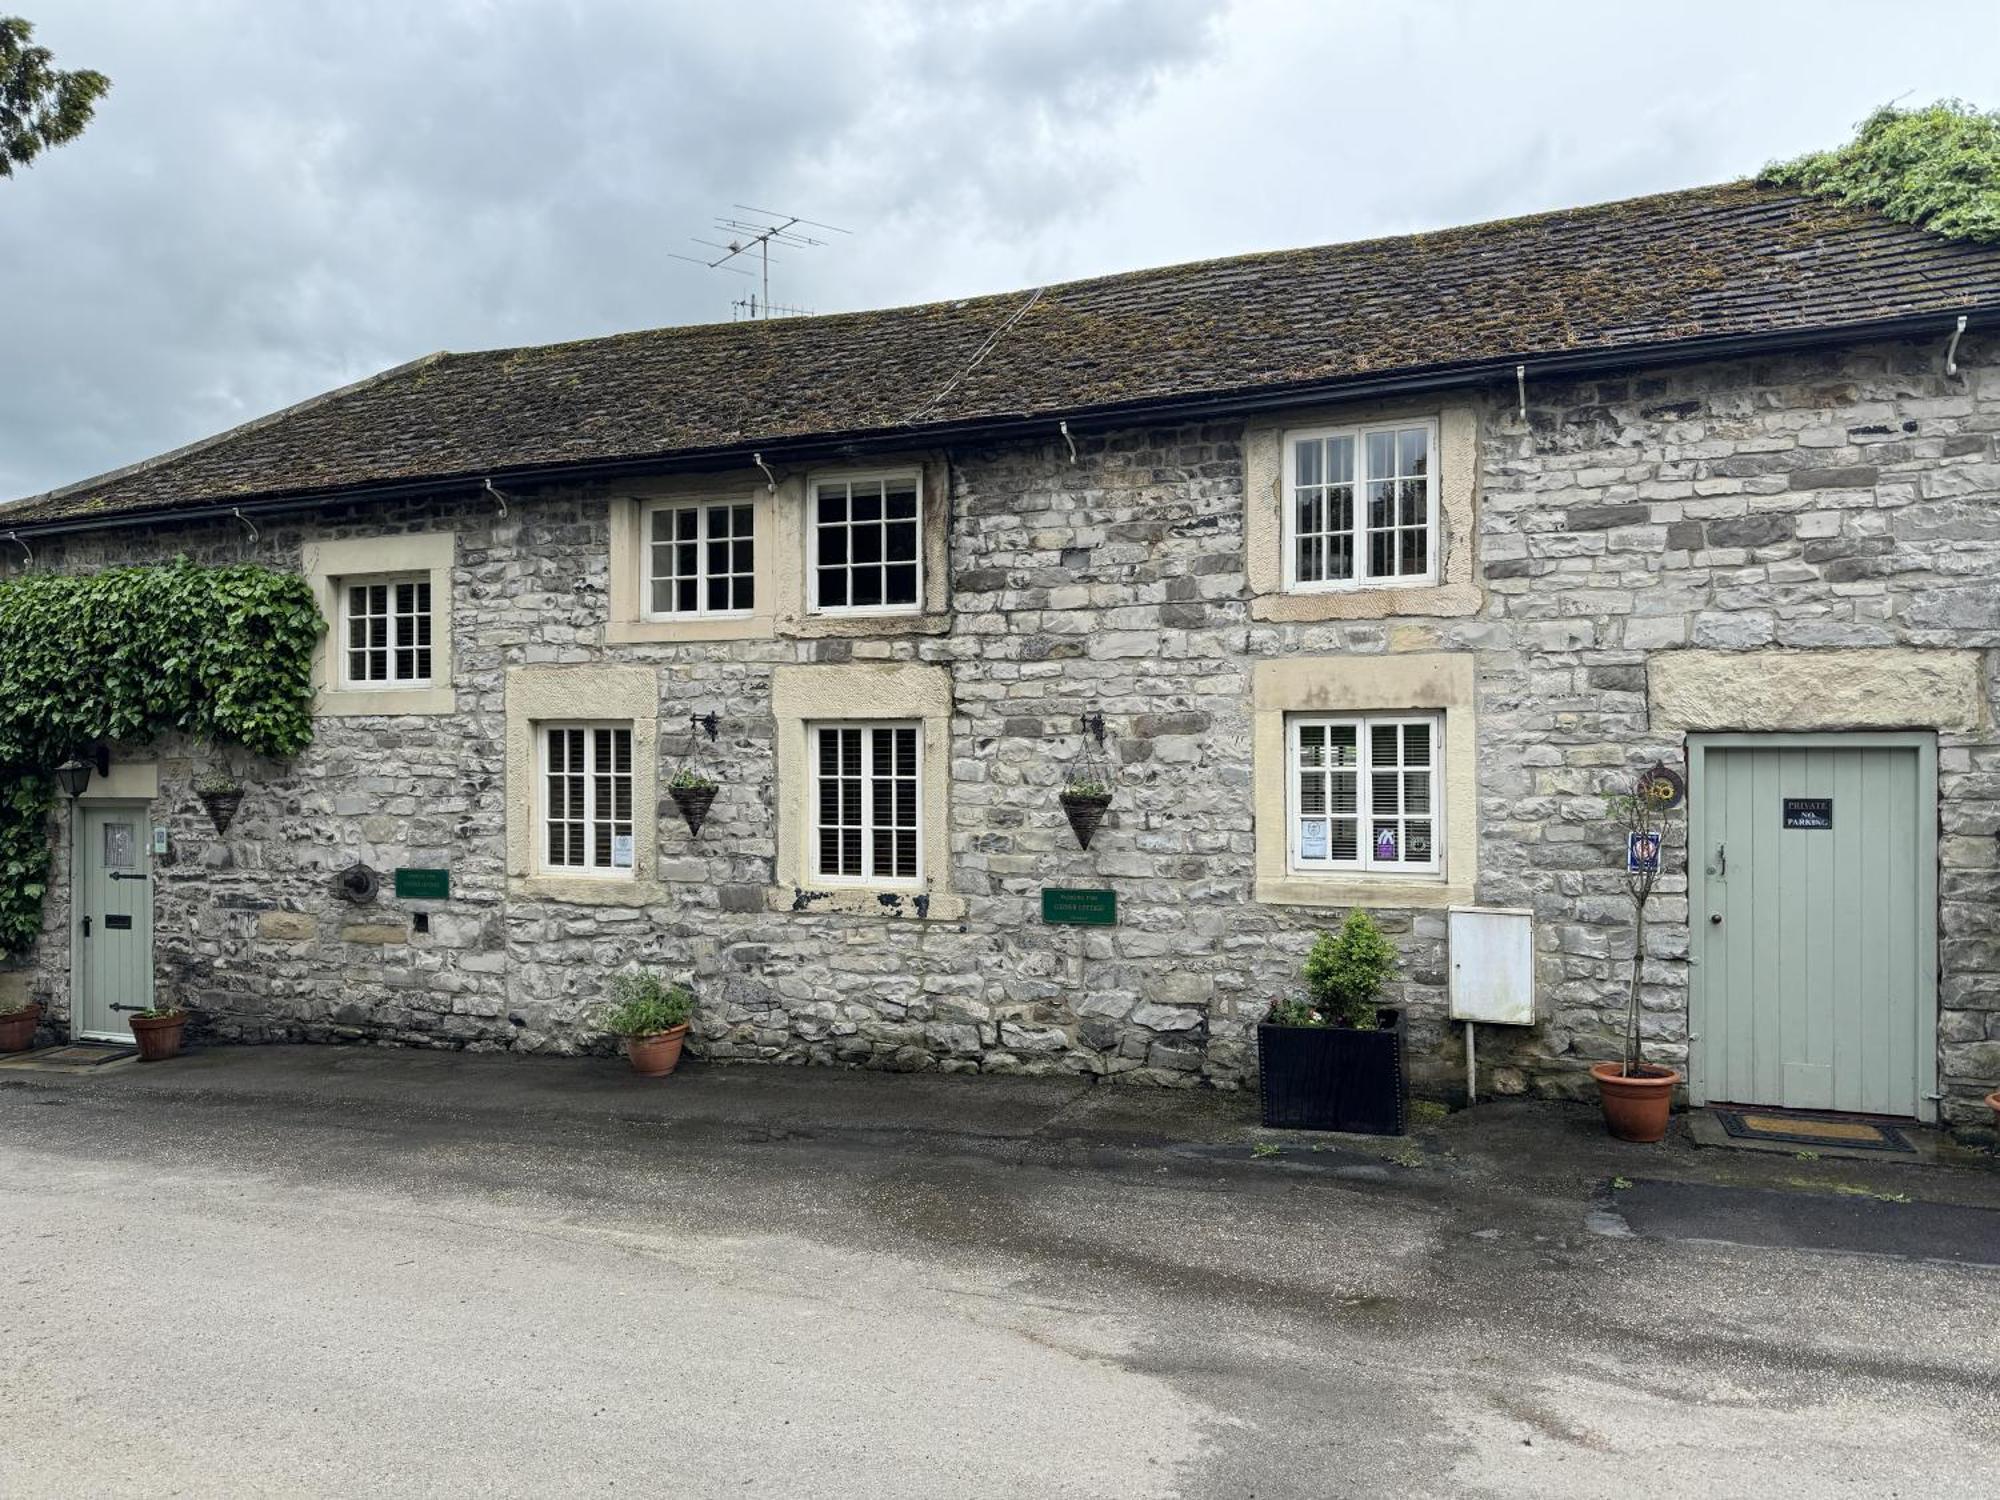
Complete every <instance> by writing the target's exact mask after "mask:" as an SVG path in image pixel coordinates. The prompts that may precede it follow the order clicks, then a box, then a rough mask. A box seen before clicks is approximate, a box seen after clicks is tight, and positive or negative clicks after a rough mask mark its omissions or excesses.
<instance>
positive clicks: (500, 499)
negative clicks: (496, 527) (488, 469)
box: [485, 474, 507, 521]
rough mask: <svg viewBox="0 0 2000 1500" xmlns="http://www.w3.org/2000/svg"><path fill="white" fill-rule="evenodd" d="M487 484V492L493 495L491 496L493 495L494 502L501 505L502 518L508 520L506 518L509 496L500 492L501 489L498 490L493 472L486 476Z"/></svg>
mask: <svg viewBox="0 0 2000 1500" xmlns="http://www.w3.org/2000/svg"><path fill="white" fill-rule="evenodd" d="M485 486H486V493H487V494H489V495H491V496H492V497H493V503H494V504H495V505H497V506H499V507H500V519H501V520H503V521H504V520H506V519H507V497H506V496H505V495H503V494H501V493H500V491H499V490H498V489H497V488H496V487H495V486H494V483H493V476H492V475H491V474H488V475H487V476H486V478H485Z"/></svg>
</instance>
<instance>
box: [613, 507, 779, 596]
mask: <svg viewBox="0 0 2000 1500" xmlns="http://www.w3.org/2000/svg"><path fill="white" fill-rule="evenodd" d="M641 526H642V528H643V532H644V536H645V539H646V545H645V549H644V564H643V565H644V567H645V570H646V587H645V593H644V613H643V618H645V619H648V620H690V619H718V618H720V619H740V618H745V617H748V616H749V615H750V614H751V613H752V612H753V611H754V610H755V609H756V605H757V551H756V549H757V540H756V510H755V507H754V506H752V505H749V504H735V503H722V504H716V503H685V504H681V503H675V502H672V501H661V502H656V503H652V504H649V505H646V506H645V507H644V509H643V512H642V516H641Z"/></svg>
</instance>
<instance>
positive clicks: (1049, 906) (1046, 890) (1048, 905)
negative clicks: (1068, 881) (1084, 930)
mask: <svg viewBox="0 0 2000 1500" xmlns="http://www.w3.org/2000/svg"><path fill="white" fill-rule="evenodd" d="M1042 920H1043V921H1044V922H1058V923H1064V924H1067V925H1069V926H1072V927H1111V926H1114V925H1116V923H1117V921H1118V893H1117V892H1116V891H1077V890H1063V889H1061V888H1059V887H1056V886H1043V887H1042Z"/></svg>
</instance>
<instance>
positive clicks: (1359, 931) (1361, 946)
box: [1303, 911, 1396, 1031]
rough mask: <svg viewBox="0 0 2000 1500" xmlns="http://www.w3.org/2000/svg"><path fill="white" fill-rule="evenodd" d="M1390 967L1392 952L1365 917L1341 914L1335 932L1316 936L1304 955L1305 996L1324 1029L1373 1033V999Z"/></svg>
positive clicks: (1364, 914)
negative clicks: (1337, 929) (1338, 929)
mask: <svg viewBox="0 0 2000 1500" xmlns="http://www.w3.org/2000/svg"><path fill="white" fill-rule="evenodd" d="M1395 967H1396V949H1395V945H1394V944H1392V943H1391V942H1390V941H1389V940H1388V939H1387V938H1385V937H1384V936H1382V929H1381V928H1380V927H1377V926H1376V925H1375V919H1374V918H1373V917H1371V916H1369V915H1368V913H1367V912H1365V911H1353V912H1349V913H1348V914H1347V920H1346V921H1345V922H1343V923H1342V924H1341V927H1340V931H1339V932H1337V933H1336V932H1322V933H1321V934H1320V935H1319V936H1318V938H1316V939H1315V940H1314V941H1313V945H1312V951H1311V952H1310V953H1308V954H1307V955H1306V963H1305V969H1304V971H1303V972H1304V975H1305V981H1306V990H1307V992H1308V993H1309V994H1310V995H1311V997H1312V998H1311V1005H1312V1008H1313V1009H1314V1010H1317V1011H1318V1012H1319V1013H1320V1014H1321V1015H1322V1016H1324V1017H1325V1018H1326V1019H1325V1021H1324V1022H1323V1023H1322V1024H1324V1025H1328V1026H1346V1027H1348V1028H1350V1029H1352V1030H1355V1031H1373V1030H1374V1029H1375V997H1376V996H1377V995H1379V994H1380V993H1381V992H1382V986H1383V985H1384V984H1385V983H1386V982H1387V981H1388V978H1389V975H1390V973H1391V972H1392V971H1393V970H1394V969H1395Z"/></svg>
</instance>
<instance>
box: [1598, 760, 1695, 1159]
mask: <svg viewBox="0 0 2000 1500" xmlns="http://www.w3.org/2000/svg"><path fill="white" fill-rule="evenodd" d="M1680 795H1681V791H1680V786H1679V783H1678V782H1676V781H1675V780H1674V779H1673V778H1672V777H1671V776H1669V775H1666V774H1663V772H1662V769H1661V768H1659V767H1655V768H1654V769H1653V770H1650V771H1646V772H1644V773H1642V774H1641V775H1640V777H1639V778H1638V780H1637V781H1636V782H1634V783H1633V786H1632V790H1631V791H1629V792H1619V793H1617V794H1615V795H1613V796H1611V797H1609V798H1607V799H1606V801H1605V816H1606V818H1607V820H1608V821H1609V822H1610V823H1611V824H1612V825H1613V826H1614V827H1615V828H1617V829H1618V831H1619V832H1620V834H1621V835H1622V836H1623V838H1624V843H1625V890H1626V894H1628V895H1629V896H1630V897H1631V898H1632V980H1631V984H1630V986H1629V988H1628V989H1627V991H1626V995H1625V1038H1624V1046H1623V1048H1622V1049H1621V1056H1620V1057H1619V1059H1618V1061H1616V1062H1601V1063H1596V1064H1593V1065H1592V1067H1591V1070H1590V1076H1591V1077H1592V1078H1595V1079H1596V1080H1597V1089H1598V1094H1599V1097H1600V1098H1601V1100H1602V1102H1603V1105H1604V1123H1605V1126H1606V1128H1607V1129H1609V1130H1610V1132H1611V1133H1612V1134H1613V1135H1615V1136H1617V1137H1618V1138H1619V1139H1620V1140H1621V1141H1638V1142H1642V1143H1643V1142H1651V1141H1657V1140H1660V1139H1662V1138H1663V1137H1664V1136H1665V1135H1666V1133H1667V1122H1668V1120H1669V1118H1670V1117H1671V1114H1672V1111H1673V1103H1674V1089H1675V1088H1676V1087H1678V1086H1679V1084H1680V1081H1681V1075H1680V1073H1679V1071H1678V1070H1676V1069H1674V1068H1669V1067H1663V1066H1661V1065H1660V1064H1658V1063H1649V1062H1647V1061H1646V1060H1645V1058H1644V1057H1643V1056H1641V1045H1640V1036H1639V1022H1640V1018H1641V1016H1642V1015H1643V1010H1642V1007H1641V1005H1640V986H1641V983H1642V980H1643V978H1644V975H1645V968H1646V903H1647V902H1648V901H1650V900H1651V899H1652V896H1653V889H1654V887H1655V886H1657V885H1658V884H1659V879H1660V870H1661V868H1662V866H1664V864H1665V863H1666V859H1665V852H1666V842H1667V818H1668V815H1669V814H1670V813H1671V812H1672V811H1673V808H1674V806H1675V804H1676V803H1677V802H1678V801H1679V800H1680Z"/></svg>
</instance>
